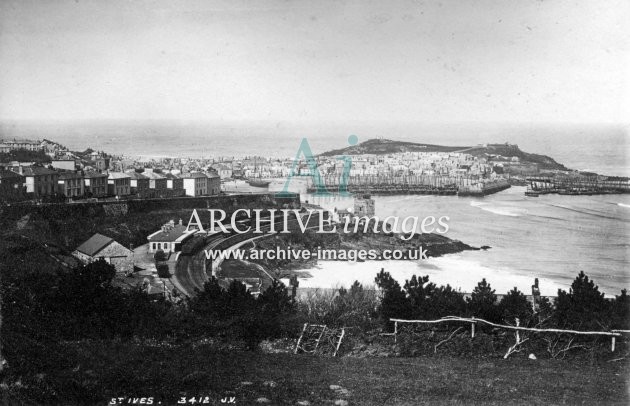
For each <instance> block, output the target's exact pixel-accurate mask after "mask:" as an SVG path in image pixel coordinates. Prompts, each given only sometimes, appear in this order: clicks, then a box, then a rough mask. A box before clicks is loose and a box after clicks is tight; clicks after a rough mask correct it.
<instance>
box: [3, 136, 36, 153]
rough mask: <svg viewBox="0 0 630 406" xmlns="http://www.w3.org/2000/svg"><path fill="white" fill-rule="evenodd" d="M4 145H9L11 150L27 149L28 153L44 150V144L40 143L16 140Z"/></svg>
mask: <svg viewBox="0 0 630 406" xmlns="http://www.w3.org/2000/svg"><path fill="white" fill-rule="evenodd" d="M4 144H6V145H8V146H9V148H10V150H12V151H13V150H17V149H25V150H27V151H39V150H43V149H44V148H43V147H42V145H41V144H42V143H41V142H39V141H31V140H16V139H13V141H6V140H5V141H4Z"/></svg>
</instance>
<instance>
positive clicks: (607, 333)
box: [383, 316, 630, 352]
mask: <svg viewBox="0 0 630 406" xmlns="http://www.w3.org/2000/svg"><path fill="white" fill-rule="evenodd" d="M389 321H392V322H394V332H393V333H388V334H383V335H393V336H394V342H396V336H397V335H398V323H410V324H413V323H417V324H435V323H448V322H462V323H470V324H471V337H472V338H475V324H477V323H482V324H486V325H488V326H492V327H497V328H502V329H506V330H513V331H530V332H533V333H557V334H575V335H591V336H593V335H597V336H607V337H611V351H612V352H614V351H615V341H616V340H615V339H616V338H617V337H621V336H622V333H625V334H630V330H612V331H580V330H563V329H558V328H533V327H520V326H510V325H506V324H497V323H493V322H491V321H487V320H484V319H477V318H475V317H470V318H467V317H457V316H446V317H442V318H441V319H437V320H405V319H389Z"/></svg>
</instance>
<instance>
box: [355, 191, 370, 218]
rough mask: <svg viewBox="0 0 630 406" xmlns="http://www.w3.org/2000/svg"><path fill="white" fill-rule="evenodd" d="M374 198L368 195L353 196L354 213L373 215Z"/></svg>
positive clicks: (360, 215)
mask: <svg viewBox="0 0 630 406" xmlns="http://www.w3.org/2000/svg"><path fill="white" fill-rule="evenodd" d="M374 211H375V210H374V199H372V198H371V197H370V195H363V196H361V197H355V198H354V215H355V216H358V217H363V216H368V217H373V216H374Z"/></svg>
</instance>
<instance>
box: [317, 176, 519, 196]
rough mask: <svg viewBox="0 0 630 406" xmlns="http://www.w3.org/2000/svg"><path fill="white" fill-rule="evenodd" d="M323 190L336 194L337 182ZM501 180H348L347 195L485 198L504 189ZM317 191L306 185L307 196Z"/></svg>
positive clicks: (327, 181)
mask: <svg viewBox="0 0 630 406" xmlns="http://www.w3.org/2000/svg"><path fill="white" fill-rule="evenodd" d="M324 183H325V185H326V189H328V190H330V191H334V190H340V184H339V178H338V177H337V176H334V177H332V176H330V177H325V178H324ZM509 187H510V184H509V183H508V182H507V180H505V179H498V180H487V179H483V178H481V177H480V176H446V175H443V176H442V175H416V176H386V175H380V176H350V177H349V178H348V182H347V186H346V188H347V191H348V192H350V193H354V194H371V195H407V194H411V195H444V196H455V195H457V196H486V195H489V194H492V193H497V192H500V191H502V190H505V189H508V188H509ZM316 191H317V187H316V186H315V185H314V184H312V183H311V182H309V185H308V187H307V192H308V193H314V192H316Z"/></svg>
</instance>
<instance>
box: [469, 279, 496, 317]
mask: <svg viewBox="0 0 630 406" xmlns="http://www.w3.org/2000/svg"><path fill="white" fill-rule="evenodd" d="M494 292H495V291H494V289H492V288H491V287H490V284H489V283H488V282H486V278H483V279H482V280H481V282H479V283H478V284H477V286H476V287H475V288H474V289H473V291H472V293H471V295H470V298H469V299H468V301H467V302H468V312H469V313H470V314H471V315H472V316H475V317H479V318H482V319H485V320H488V321H492V322H500V321H501V315H500V313H499V309H498V307H497V306H496V305H495V303H496V301H497V295H496V294H495V293H494Z"/></svg>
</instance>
